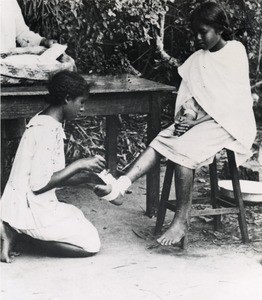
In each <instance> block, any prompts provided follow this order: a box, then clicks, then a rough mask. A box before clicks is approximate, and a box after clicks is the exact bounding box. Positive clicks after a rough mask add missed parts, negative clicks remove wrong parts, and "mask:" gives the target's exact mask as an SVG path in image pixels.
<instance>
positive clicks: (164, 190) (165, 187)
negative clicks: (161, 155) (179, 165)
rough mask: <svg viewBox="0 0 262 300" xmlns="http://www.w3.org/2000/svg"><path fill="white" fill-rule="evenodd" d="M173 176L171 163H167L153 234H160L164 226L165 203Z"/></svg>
mask: <svg viewBox="0 0 262 300" xmlns="http://www.w3.org/2000/svg"><path fill="white" fill-rule="evenodd" d="M173 174H174V167H173V164H172V163H171V162H168V163H167V167H166V173H165V178H164V183H163V188H162V193H161V198H160V202H159V206H158V211H157V218H156V227H155V234H158V233H160V232H161V229H162V226H163V224H164V220H165V216H166V202H167V201H168V199H169V194H170V189H171V184H172V179H173Z"/></svg>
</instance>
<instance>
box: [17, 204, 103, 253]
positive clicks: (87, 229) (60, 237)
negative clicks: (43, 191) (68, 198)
mask: <svg viewBox="0 0 262 300" xmlns="http://www.w3.org/2000/svg"><path fill="white" fill-rule="evenodd" d="M58 206H59V208H60V209H61V211H63V214H64V217H63V218H62V217H61V214H59V218H58V219H57V221H56V222H55V223H52V224H50V225H47V226H41V227H39V226H36V227H35V228H33V229H17V228H14V229H15V230H16V231H17V232H18V233H24V234H27V235H29V236H31V237H33V238H35V239H38V240H43V241H55V242H61V243H68V244H71V245H75V246H78V247H81V248H83V249H84V250H85V251H87V252H90V253H96V252H98V251H99V250H100V246H101V243H100V239H99V235H98V232H97V229H96V228H95V227H94V225H93V224H92V223H91V222H90V221H88V220H87V219H86V218H85V216H84V214H83V212H82V211H81V210H80V209H78V208H77V207H75V206H73V205H71V204H66V203H61V202H59V204H58ZM58 210H59V209H58Z"/></svg>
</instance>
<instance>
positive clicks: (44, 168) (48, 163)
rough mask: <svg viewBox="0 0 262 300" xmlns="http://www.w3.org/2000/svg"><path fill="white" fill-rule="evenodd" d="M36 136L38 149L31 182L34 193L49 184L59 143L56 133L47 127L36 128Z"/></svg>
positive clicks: (32, 165) (34, 158)
mask: <svg viewBox="0 0 262 300" xmlns="http://www.w3.org/2000/svg"><path fill="white" fill-rule="evenodd" d="M34 136H35V142H36V147H35V152H34V155H33V159H32V164H31V173H30V179H29V180H30V187H31V189H32V191H38V190H40V189H42V188H43V187H45V186H46V185H47V184H48V182H49V181H50V179H51V177H52V175H53V173H54V169H55V160H54V153H55V151H56V146H57V142H56V134H55V132H54V131H53V130H51V129H49V128H46V127H45V126H37V127H36V128H34Z"/></svg>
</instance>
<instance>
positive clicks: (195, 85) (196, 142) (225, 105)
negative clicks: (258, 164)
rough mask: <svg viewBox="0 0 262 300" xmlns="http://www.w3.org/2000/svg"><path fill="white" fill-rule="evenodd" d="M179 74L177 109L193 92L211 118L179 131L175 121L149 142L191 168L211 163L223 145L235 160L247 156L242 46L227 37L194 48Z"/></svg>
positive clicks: (250, 126) (249, 128)
mask: <svg viewBox="0 0 262 300" xmlns="http://www.w3.org/2000/svg"><path fill="white" fill-rule="evenodd" d="M178 72H179V74H180V75H181V77H182V83H181V85H180V88H179V92H178V97H177V102H176V112H177V113H180V110H181V108H182V107H183V105H184V104H185V103H186V102H187V101H188V100H189V99H190V98H192V97H194V99H195V100H196V101H197V103H198V104H199V105H200V106H201V108H202V109H203V110H204V111H205V112H206V113H207V114H208V115H209V116H211V117H212V118H213V120H210V121H206V122H203V123H200V124H198V125H196V126H194V127H192V128H191V129H189V130H188V131H187V132H186V133H184V134H183V135H182V136H179V137H177V136H174V132H175V129H174V125H171V126H170V127H169V128H167V129H165V130H163V131H162V132H160V133H159V134H158V136H157V137H156V138H155V139H154V140H153V141H152V142H151V144H150V146H151V147H152V148H154V149H155V150H156V151H157V152H159V153H160V154H161V155H163V156H165V157H166V158H168V159H169V160H171V161H173V162H175V163H177V164H180V165H183V166H185V167H188V168H191V169H196V168H197V167H200V166H202V165H205V164H209V163H211V162H212V160H213V157H214V155H215V154H216V153H217V152H219V151H220V150H222V149H223V148H228V149H230V150H232V151H234V152H235V154H236V162H237V164H238V165H239V164H241V163H243V162H244V161H245V160H247V159H248V158H249V157H250V156H251V154H252V153H251V151H250V149H251V146H252V143H253V142H254V139H255V135H256V123H255V118H254V113H253V110H252V104H253V103H252V97H251V92H250V83H249V70H248V60H247V55H246V52H245V48H244V46H243V45H242V44H241V43H240V42H237V41H228V42H227V44H226V45H225V46H224V47H223V48H222V49H221V50H219V51H216V52H210V51H204V50H199V51H197V52H195V53H194V54H192V55H191V56H190V57H189V58H188V59H187V60H186V62H185V63H184V64H183V65H182V66H180V67H179V68H178Z"/></svg>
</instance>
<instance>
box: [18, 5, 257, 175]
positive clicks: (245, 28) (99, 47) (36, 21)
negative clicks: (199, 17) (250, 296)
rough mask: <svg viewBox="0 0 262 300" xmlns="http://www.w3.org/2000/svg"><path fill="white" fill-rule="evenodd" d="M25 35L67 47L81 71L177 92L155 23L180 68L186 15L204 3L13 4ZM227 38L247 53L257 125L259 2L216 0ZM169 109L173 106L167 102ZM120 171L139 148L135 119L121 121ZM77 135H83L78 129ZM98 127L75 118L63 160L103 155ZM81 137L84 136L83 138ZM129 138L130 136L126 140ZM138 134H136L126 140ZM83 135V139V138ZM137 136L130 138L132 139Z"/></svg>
mask: <svg viewBox="0 0 262 300" xmlns="http://www.w3.org/2000/svg"><path fill="white" fill-rule="evenodd" d="M18 2H19V4H20V6H21V8H22V12H23V14H24V17H25V20H26V22H27V24H28V25H29V26H30V28H31V29H32V30H34V31H37V32H39V33H40V34H42V35H43V36H45V37H49V38H56V39H57V40H58V41H59V42H60V43H67V44H68V50H67V53H68V54H69V55H71V56H72V57H73V58H74V59H75V61H76V65H77V68H78V70H79V71H80V72H84V73H89V74H91V73H95V74H101V75H105V74H121V73H126V72H128V73H133V74H137V73H138V72H139V73H141V75H142V76H143V77H145V78H149V79H152V80H155V81H158V82H162V83H166V84H171V85H178V82H179V81H178V76H177V72H176V69H175V68H173V67H171V66H170V65H169V64H168V63H166V62H163V61H162V60H161V58H160V55H159V53H158V52H157V50H156V46H155V34H156V33H159V30H160V18H161V16H162V15H163V14H164V15H165V40H164V41H165V50H166V51H167V52H168V53H169V54H170V55H172V56H173V57H175V58H177V59H179V60H180V61H181V62H182V61H184V60H185V59H186V58H187V57H188V56H189V55H190V54H191V53H192V52H193V51H194V42H193V39H192V36H191V32H190V29H189V24H188V16H189V14H190V12H191V11H192V10H193V9H194V8H195V7H196V6H197V5H199V4H201V3H202V2H204V1H203V0H191V1H189V0H187V1H184V0H169V1H168V0H62V1H59V0H34V1H32V0H18ZM218 2H219V3H221V4H222V5H223V6H224V7H225V9H226V10H227V12H228V15H229V18H230V21H231V24H232V28H233V32H234V38H235V39H237V40H240V41H241V42H242V43H243V44H244V45H245V47H246V49H247V52H248V57H249V61H250V78H251V85H252V92H253V95H254V100H255V101H254V106H255V109H256V117H257V119H258V120H261V119H262V104H261V81H262V78H261V77H262V75H261V54H262V14H261V4H262V3H261V2H262V1H261V0H249V1H243V0H222V1H218ZM171 104H172V103H171ZM162 119H163V122H164V123H165V124H167V123H168V122H171V120H172V105H170V101H166V103H165V105H164V109H163V118H162ZM120 121H121V122H120V123H121V124H122V127H121V135H120V137H119V138H120V141H121V142H120V143H119V145H121V147H120V148H119V153H120V154H119V155H120V156H119V163H120V164H119V167H120V169H121V168H124V167H125V166H127V165H128V164H129V163H130V161H131V160H132V159H133V158H134V157H136V156H137V153H138V152H140V151H141V150H142V149H143V148H144V147H145V143H144V142H145V141H144V135H143V133H144V132H145V122H143V121H144V118H143V117H142V119H141V116H123V117H122V119H121V120H120ZM80 128H82V129H80ZM103 128H104V122H103V119H101V118H93V119H88V118H85V119H82V120H78V121H77V122H75V123H71V124H68V125H67V127H66V131H67V135H68V138H69V139H68V143H67V145H66V151H67V158H68V159H69V160H71V159H75V158H78V157H81V156H88V155H90V154H94V153H96V152H100V154H101V152H103V151H104V149H103V138H104V130H103ZM83 132H85V133H83ZM128 132H129V133H128ZM134 132H139V135H134V134H133V135H132V134H131V133H134ZM87 136H88V137H89V138H87ZM135 136H136V138H134V137H135Z"/></svg>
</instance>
